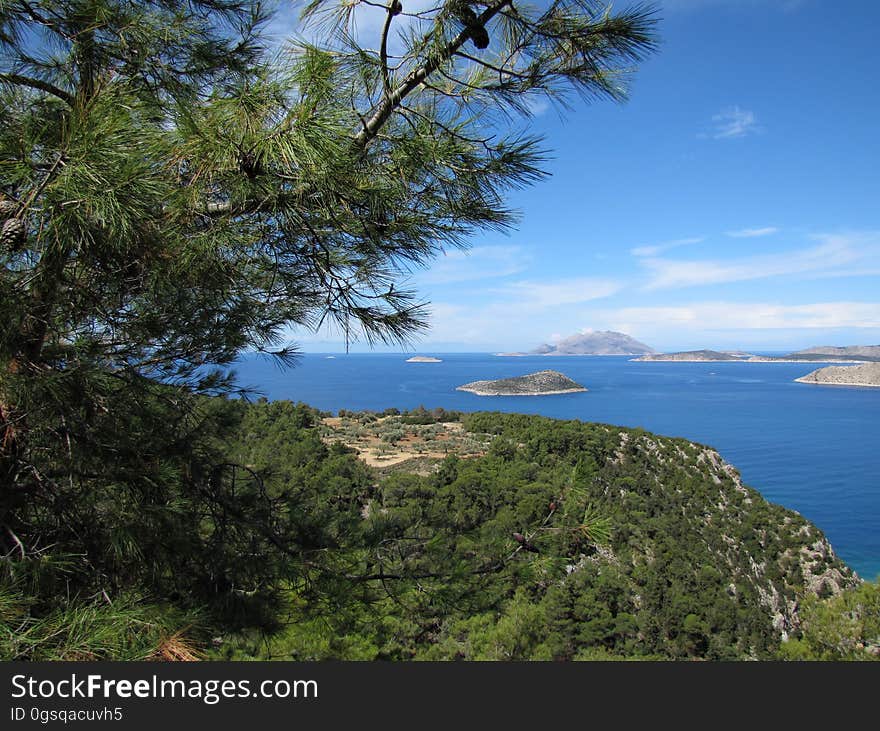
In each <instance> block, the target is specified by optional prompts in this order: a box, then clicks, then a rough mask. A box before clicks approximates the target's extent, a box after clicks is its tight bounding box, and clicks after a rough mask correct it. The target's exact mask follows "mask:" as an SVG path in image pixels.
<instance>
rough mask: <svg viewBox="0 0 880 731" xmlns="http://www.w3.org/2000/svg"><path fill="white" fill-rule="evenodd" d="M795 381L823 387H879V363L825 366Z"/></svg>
mask: <svg viewBox="0 0 880 731" xmlns="http://www.w3.org/2000/svg"><path fill="white" fill-rule="evenodd" d="M795 380H796V381H798V382H799V383H815V384H819V385H824V386H880V363H863V364H862V365H853V366H827V367H826V368H819V369H817V370H815V371H813V372H812V373H808V374H807V375H805V376H802V377H801V378H796V379H795Z"/></svg>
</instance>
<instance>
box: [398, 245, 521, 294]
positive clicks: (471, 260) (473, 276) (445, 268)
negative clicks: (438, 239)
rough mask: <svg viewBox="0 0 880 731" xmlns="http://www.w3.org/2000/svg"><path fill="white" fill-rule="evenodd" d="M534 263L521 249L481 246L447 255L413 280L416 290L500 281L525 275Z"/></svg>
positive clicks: (451, 252)
mask: <svg viewBox="0 0 880 731" xmlns="http://www.w3.org/2000/svg"><path fill="white" fill-rule="evenodd" d="M530 261H531V256H530V255H529V254H528V253H527V252H526V251H525V250H523V248H522V247H520V246H478V247H475V248H473V249H467V250H465V251H459V250H453V251H448V252H446V253H445V254H443V255H441V256H439V257H438V258H437V259H435V260H434V261H433V262H432V263H431V267H430V269H427V270H425V271H424V272H419V273H418V274H416V275H415V276H414V277H413V279H414V281H415V284H416V286H421V285H430V284H453V283H455V282H472V281H476V280H479V279H497V278H499V277H507V276H510V275H512V274H518V273H519V272H522V271H524V270H525V269H526V268H528V265H529V263H530Z"/></svg>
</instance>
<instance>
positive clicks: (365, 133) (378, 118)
mask: <svg viewBox="0 0 880 731" xmlns="http://www.w3.org/2000/svg"><path fill="white" fill-rule="evenodd" d="M511 2H512V0H500V1H499V2H497V3H494V4H492V5H489V6H488V7H487V8H486V9H485V10H484V11H483V12H482V13H481V14H480V16H479V18H478V21H479V23H480V24H481V25H483V26H485V25H486V23H488V22H489V21H490V20H491V19H492V18H494V17H495V16H496V15H498V13H500V12H501V10H503V9H504V8H505V7H506V6H507V5H509V4H510V3H511ZM470 37H471V30H470V29H469V28H467V27H465V28H464V30H462V31H461V32H460V33H459V34H458V35H456V36H455V38H453V39H452V40H451V41H449V43H447V44H446V45H445V46H444V47H443V48H442V49H441V50H440V51H439V52H438V53H437V54H435V55H433V56H431V57H429V58H428V59H427V61H426V62H425V63H424V64H423V65H422V66H421V67H419V68H417V69H414V70H413V71H411V72H410V73H409V74H408V75H407V77H406V78H405V79H404V80H403V82H402V83H401V84H400V85H399V86H398V87H397V88H396V89H395V90H394V91H393V92H392V93H391V94H390V95H388V96H386V97H385V98H384V99H383V100H382V101H381V102H380V103H379V106H378V107H377V109H376V111H375V112H374V113H373V115H372V116H371V117H370V119H369V120H367V122H366V123H365V124H364V126H363V128H362V129H361V130H360V131H359V132H358V133H357V134H356V135H355V137H354V140H353V142H354V145H355V146H356V147H362V148H363V147H366V146H367V145H368V144H369V143H370V142H371V141H372V140H374V139H375V138H376V136H377V135H378V134H379V131H380V130H381V129H382V127H383V126H384V125H385V123H386V122H387V121H388V119H389V118H390V117H391V115H392V114H393V113H394V111H395V110H396V109H397V108H398V107H399V106H400V105H401V104H402V103H403V101H404V100H405V99H406V97H407V96H409V95H410V94H411V93H412V92H413V91H414V90H415V89H417V88H418V86H419V85H420V84H421V83H422V82H423V81H425V80H426V79H428V78H429V77H430V76H431V74H433V73H434V72H435V71H437V70H438V69H439V68H440V67H441V66H442V65H443V64H444V63H446V62H447V61H449V60H450V59H451V58H452V57H453V56H454V55H455V52H456V51H458V49H459V48H461V47H462V46H463V45H464V44H465V43H466V42H467V41H468V39H470Z"/></svg>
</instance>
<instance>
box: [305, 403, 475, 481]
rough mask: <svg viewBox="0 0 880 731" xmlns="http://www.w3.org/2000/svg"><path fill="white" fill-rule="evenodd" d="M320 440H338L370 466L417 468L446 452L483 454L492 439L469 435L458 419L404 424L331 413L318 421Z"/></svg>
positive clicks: (397, 419) (391, 419) (386, 418)
mask: <svg viewBox="0 0 880 731" xmlns="http://www.w3.org/2000/svg"><path fill="white" fill-rule="evenodd" d="M321 423H322V425H323V429H322V430H321V439H322V440H323V441H324V442H325V443H326V444H333V443H335V442H341V443H342V444H344V445H345V446H346V447H349V448H350V449H354V450H355V451H356V452H357V455H358V458H359V459H361V460H362V461H363V462H365V463H366V464H367V465H368V466H369V467H374V468H376V469H384V468H389V467H397V466H399V465H402V464H404V463H413V465H411V466H417V467H418V468H419V469H418V470H417V471H422V470H427V471H430V466H431V465H432V464H435V463H436V462H439V461H440V460H442V459H444V458H445V457H446V456H448V455H449V454H453V453H454V454H456V455H458V456H459V457H462V458H468V457H479V456H482V455H484V454H485V453H486V450H487V449H488V446H489V443H490V441H491V439H492V437H491V436H489V435H487V434H471V433H469V432H467V431H465V428H464V425H463V424H461V423H460V422H456V421H450V422H440V423H436V424H405V423H404V422H403V419H402V417H400V416H383V417H370V416H365V415H359V416H355V417H349V416H342V417H339V416H332V417H326V418H324V419H322V420H321Z"/></svg>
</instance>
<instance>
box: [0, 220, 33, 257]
mask: <svg viewBox="0 0 880 731" xmlns="http://www.w3.org/2000/svg"><path fill="white" fill-rule="evenodd" d="M26 235H27V232H26V231H25V228H24V223H23V222H22V220H21V219H19V218H10V219H9V220H8V221H6V223H4V224H3V230H2V231H0V249H9V250H10V251H18V249H20V248H21V245H22V244H23V243H24V240H25V236H26Z"/></svg>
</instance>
